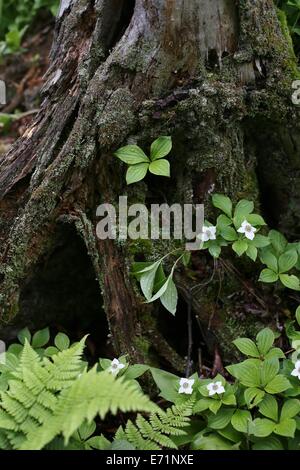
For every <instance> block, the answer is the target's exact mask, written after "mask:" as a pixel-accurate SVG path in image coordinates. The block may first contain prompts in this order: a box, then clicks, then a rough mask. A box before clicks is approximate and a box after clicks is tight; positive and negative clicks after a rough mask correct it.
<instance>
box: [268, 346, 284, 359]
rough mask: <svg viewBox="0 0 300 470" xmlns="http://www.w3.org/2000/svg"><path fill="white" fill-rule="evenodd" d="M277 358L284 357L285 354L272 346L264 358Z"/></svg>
mask: <svg viewBox="0 0 300 470" xmlns="http://www.w3.org/2000/svg"><path fill="white" fill-rule="evenodd" d="M275 357H276V358H277V359H285V354H284V352H283V351H282V350H281V349H280V348H272V349H271V350H270V351H269V352H268V353H267V354H266V355H265V359H272V358H275Z"/></svg>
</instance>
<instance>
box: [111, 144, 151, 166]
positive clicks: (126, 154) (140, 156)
mask: <svg viewBox="0 0 300 470" xmlns="http://www.w3.org/2000/svg"><path fill="white" fill-rule="evenodd" d="M115 156H116V157H117V158H119V160H122V162H125V163H127V164H128V165H136V164H137V163H147V162H149V161H150V160H149V158H148V157H147V156H146V155H145V154H144V152H143V150H142V149H141V148H140V147H139V146H138V145H126V146H125V147H121V148H120V149H118V150H117V151H116V152H115Z"/></svg>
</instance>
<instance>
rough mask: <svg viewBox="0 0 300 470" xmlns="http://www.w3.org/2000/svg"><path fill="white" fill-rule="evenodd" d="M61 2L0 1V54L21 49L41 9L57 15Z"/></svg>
mask: <svg viewBox="0 0 300 470" xmlns="http://www.w3.org/2000/svg"><path fill="white" fill-rule="evenodd" d="M58 6H59V0H0V54H8V53H13V52H16V51H18V50H19V49H20V45H21V40H22V37H23V35H24V33H25V31H26V29H27V28H28V26H30V24H31V23H32V21H33V20H34V18H35V17H36V15H37V13H38V11H39V10H40V9H41V8H45V9H47V10H49V11H50V12H51V13H52V14H53V15H56V13H57V9H58Z"/></svg>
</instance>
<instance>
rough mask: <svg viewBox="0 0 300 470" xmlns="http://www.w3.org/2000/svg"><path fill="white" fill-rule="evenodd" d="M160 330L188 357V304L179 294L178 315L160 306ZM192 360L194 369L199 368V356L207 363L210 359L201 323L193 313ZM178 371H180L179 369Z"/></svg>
mask: <svg viewBox="0 0 300 470" xmlns="http://www.w3.org/2000/svg"><path fill="white" fill-rule="evenodd" d="M157 325H158V330H159V331H160V332H161V333H162V335H163V336H164V338H165V339H166V340H167V342H168V343H169V345H170V346H171V347H172V348H173V349H174V350H175V351H176V352H177V353H178V354H179V355H180V356H181V357H184V358H185V357H186V356H187V352H188V345H189V344H188V305H187V302H186V301H185V300H184V299H183V298H182V297H181V296H179V299H178V306H177V311H176V315H175V316H173V315H172V314H171V313H169V312H168V311H167V310H166V309H165V308H164V307H163V306H161V307H160V308H159V312H158V315H157ZM192 336H193V346H192V361H193V369H194V370H199V357H200V356H201V357H202V359H203V360H204V362H205V363H207V360H210V358H209V353H208V351H207V345H206V343H205V341H204V340H203V336H202V333H201V330H200V328H199V324H198V322H197V321H196V318H195V315H194V314H192ZM177 372H178V371H177Z"/></svg>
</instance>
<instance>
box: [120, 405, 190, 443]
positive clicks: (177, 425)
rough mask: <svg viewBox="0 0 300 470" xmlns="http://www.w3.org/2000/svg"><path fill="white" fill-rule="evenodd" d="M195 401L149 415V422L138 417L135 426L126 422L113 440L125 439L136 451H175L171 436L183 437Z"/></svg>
mask: <svg viewBox="0 0 300 470" xmlns="http://www.w3.org/2000/svg"><path fill="white" fill-rule="evenodd" d="M194 403H195V400H194V399H190V400H188V401H187V402H185V403H183V404H181V405H173V406H172V407H171V408H168V409H167V410H166V411H163V410H158V411H156V412H155V413H151V415H150V417H149V420H146V419H145V418H144V417H143V416H142V415H140V414H139V415H138V416H137V419H136V422H135V424H133V423H132V422H131V421H128V422H127V424H126V427H125V429H124V430H123V429H122V428H121V429H118V431H117V433H116V435H115V439H118V440H122V439H126V440H127V441H128V442H130V443H131V444H132V445H133V446H134V447H135V448H136V449H138V450H160V449H161V448H162V447H167V448H171V449H177V446H176V445H175V443H174V442H173V440H172V438H171V437H172V436H181V435H185V434H186V432H185V431H184V428H185V427H187V426H189V425H190V418H189V417H190V416H191V415H192V413H193V406H194Z"/></svg>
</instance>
